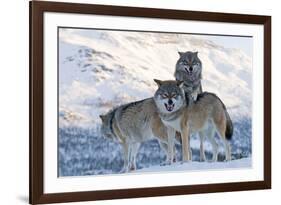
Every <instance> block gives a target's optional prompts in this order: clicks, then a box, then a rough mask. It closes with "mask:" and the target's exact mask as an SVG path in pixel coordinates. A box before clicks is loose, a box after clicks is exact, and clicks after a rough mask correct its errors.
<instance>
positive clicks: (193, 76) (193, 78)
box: [174, 51, 202, 100]
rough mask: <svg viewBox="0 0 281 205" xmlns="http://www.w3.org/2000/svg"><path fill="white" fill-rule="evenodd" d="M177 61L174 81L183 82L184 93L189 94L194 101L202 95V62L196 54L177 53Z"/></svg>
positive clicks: (188, 52) (189, 52)
mask: <svg viewBox="0 0 281 205" xmlns="http://www.w3.org/2000/svg"><path fill="white" fill-rule="evenodd" d="M178 54H179V59H178V60H177V63H176V70H175V73H174V76H175V78H176V80H178V81H183V82H184V84H183V89H184V91H185V93H191V95H192V97H193V99H194V100H196V99H197V96H198V95H199V94H200V93H202V85H201V79H202V62H201V60H200V58H199V57H198V52H191V51H187V52H178Z"/></svg>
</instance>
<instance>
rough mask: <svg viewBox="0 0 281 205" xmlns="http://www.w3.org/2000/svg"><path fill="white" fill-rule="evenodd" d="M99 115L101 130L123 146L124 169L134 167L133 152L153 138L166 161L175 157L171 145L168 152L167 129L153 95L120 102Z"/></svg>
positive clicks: (126, 170) (132, 168)
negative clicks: (170, 151) (124, 102)
mask: <svg viewBox="0 0 281 205" xmlns="http://www.w3.org/2000/svg"><path fill="white" fill-rule="evenodd" d="M100 118H101V120H102V127H101V133H102V134H103V135H104V136H105V137H107V138H109V139H111V140H113V141H116V142H118V143H120V144H121V145H122V147H123V150H124V168H123V170H122V171H123V172H128V171H129V170H135V169H136V155H137V153H138V150H139V147H140V145H141V143H142V142H145V141H147V140H151V139H155V138H156V139H157V140H158V142H159V144H160V147H161V148H162V149H163V150H164V151H165V152H166V155H167V158H166V160H167V162H171V161H173V160H174V158H173V157H174V155H172V154H173V153H174V147H173V148H172V153H168V144H171V142H170V143H169V142H168V138H167V128H166V126H165V125H164V124H163V123H162V121H161V119H160V118H159V115H158V113H157V108H156V105H155V102H154V100H153V98H148V99H144V100H141V101H137V102H132V103H129V104H125V105H121V106H119V107H117V108H115V109H113V110H111V111H109V112H108V113H107V114H106V115H100ZM169 157H171V158H169Z"/></svg>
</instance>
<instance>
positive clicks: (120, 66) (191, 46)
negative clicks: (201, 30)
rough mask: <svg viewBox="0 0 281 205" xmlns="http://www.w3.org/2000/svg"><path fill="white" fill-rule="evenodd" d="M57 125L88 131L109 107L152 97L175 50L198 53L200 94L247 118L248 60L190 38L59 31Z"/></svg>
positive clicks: (169, 76)
mask: <svg viewBox="0 0 281 205" xmlns="http://www.w3.org/2000/svg"><path fill="white" fill-rule="evenodd" d="M59 37H60V38H59V39H60V41H59V93H60V99H59V102H60V108H59V110H60V116H61V117H60V125H61V126H64V125H69V123H70V124H75V125H79V126H86V125H87V126H93V124H96V123H100V122H99V119H98V118H97V116H98V115H99V114H101V113H105V112H107V110H109V109H110V108H111V107H113V106H116V105H118V104H123V103H126V102H129V101H133V100H139V99H143V98H146V97H150V96H152V95H153V93H154V91H155V89H156V85H155V83H154V82H153V79H154V78H158V79H163V80H164V79H174V76H173V73H174V69H175V63H176V61H177V59H178V53H177V51H187V50H191V51H199V57H200V58H201V60H202V62H203V81H202V83H203V89H204V90H206V91H210V92H214V93H216V94H217V95H218V96H219V97H220V98H221V99H222V100H223V101H224V103H225V104H226V106H227V107H228V109H229V112H230V113H231V117H232V118H240V117H244V116H247V117H250V116H251V84H252V80H251V74H252V68H251V58H250V57H248V56H247V55H246V54H245V53H243V52H242V51H241V50H237V49H236V50H235V49H226V48H223V47H222V46H219V45H216V44H215V43H213V42H212V41H209V40H206V39H203V38H200V37H198V36H191V35H175V34H166V33H138V32H122V31H92V30H79V29H61V30H60V36H59Z"/></svg>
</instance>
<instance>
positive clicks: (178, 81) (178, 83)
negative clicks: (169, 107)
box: [177, 80, 184, 88]
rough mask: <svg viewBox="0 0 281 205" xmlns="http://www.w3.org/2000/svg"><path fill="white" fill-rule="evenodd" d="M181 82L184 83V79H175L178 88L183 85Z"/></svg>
mask: <svg viewBox="0 0 281 205" xmlns="http://www.w3.org/2000/svg"><path fill="white" fill-rule="evenodd" d="M183 83H184V81H181V80H177V86H178V87H179V88H182V87H183Z"/></svg>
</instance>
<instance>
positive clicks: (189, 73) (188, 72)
mask: <svg viewBox="0 0 281 205" xmlns="http://www.w3.org/2000/svg"><path fill="white" fill-rule="evenodd" d="M185 71H186V72H187V75H190V76H191V75H192V74H193V73H192V71H189V70H187V68H185Z"/></svg>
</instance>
